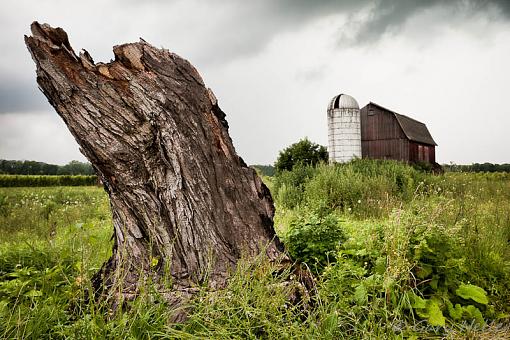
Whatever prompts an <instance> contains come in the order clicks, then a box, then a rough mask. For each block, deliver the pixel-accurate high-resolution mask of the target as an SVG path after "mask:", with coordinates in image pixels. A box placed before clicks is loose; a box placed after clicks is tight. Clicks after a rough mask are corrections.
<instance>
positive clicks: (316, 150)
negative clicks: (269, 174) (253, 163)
mask: <svg viewBox="0 0 510 340" xmlns="http://www.w3.org/2000/svg"><path fill="white" fill-rule="evenodd" d="M327 161H328V151H327V150H326V147H325V146H322V145H319V144H315V143H312V142H310V141H309V140H308V138H304V139H301V140H300V141H299V142H297V143H294V144H292V145H290V146H289V147H287V148H285V149H283V150H282V151H280V154H279V155H278V158H277V159H276V162H275V163H274V167H275V169H276V171H277V172H281V171H291V170H292V169H293V168H294V166H296V165H316V164H318V163H320V162H327Z"/></svg>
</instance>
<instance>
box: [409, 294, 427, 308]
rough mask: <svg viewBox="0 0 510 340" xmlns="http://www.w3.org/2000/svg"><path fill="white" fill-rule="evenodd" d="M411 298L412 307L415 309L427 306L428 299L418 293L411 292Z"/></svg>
mask: <svg viewBox="0 0 510 340" xmlns="http://www.w3.org/2000/svg"><path fill="white" fill-rule="evenodd" d="M409 300H410V301H411V307H413V308H414V309H423V308H426V307H427V301H426V300H424V299H423V298H422V297H420V296H418V295H416V294H415V293H414V292H410V294H409Z"/></svg>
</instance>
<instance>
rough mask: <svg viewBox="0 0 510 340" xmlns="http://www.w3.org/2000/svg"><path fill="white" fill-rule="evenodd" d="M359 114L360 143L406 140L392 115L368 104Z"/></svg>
mask: <svg viewBox="0 0 510 340" xmlns="http://www.w3.org/2000/svg"><path fill="white" fill-rule="evenodd" d="M360 114H361V140H362V141H363V140H372V141H373V140H381V139H405V138H407V137H406V135H405V134H404V131H402V128H401V127H400V124H399V123H398V121H397V119H396V118H395V115H394V114H393V113H391V112H388V111H386V110H384V109H381V108H380V107H378V106H375V105H370V104H369V105H367V106H365V107H364V108H362V109H361V112H360Z"/></svg>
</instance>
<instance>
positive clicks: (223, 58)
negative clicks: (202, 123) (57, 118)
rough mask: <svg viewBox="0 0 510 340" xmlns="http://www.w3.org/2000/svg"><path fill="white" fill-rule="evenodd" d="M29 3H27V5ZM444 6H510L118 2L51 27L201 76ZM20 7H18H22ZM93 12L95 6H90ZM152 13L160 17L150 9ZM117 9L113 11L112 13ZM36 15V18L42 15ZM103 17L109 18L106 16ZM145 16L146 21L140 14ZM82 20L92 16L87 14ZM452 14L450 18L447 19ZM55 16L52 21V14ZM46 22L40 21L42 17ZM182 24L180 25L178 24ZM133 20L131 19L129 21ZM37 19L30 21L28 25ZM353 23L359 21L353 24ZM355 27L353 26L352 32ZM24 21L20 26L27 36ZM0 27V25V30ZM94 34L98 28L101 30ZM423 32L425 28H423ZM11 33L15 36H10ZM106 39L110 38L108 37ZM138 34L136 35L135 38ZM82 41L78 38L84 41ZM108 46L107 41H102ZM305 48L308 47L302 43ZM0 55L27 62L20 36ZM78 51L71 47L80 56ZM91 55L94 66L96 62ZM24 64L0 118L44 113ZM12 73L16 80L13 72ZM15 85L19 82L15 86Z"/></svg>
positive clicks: (367, 32)
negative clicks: (169, 55) (319, 33)
mask: <svg viewBox="0 0 510 340" xmlns="http://www.w3.org/2000/svg"><path fill="white" fill-rule="evenodd" d="M25 2H26V3H28V2H27V1H25ZM59 3H60V2H54V3H51V2H49V3H48V5H47V6H48V10H49V11H51V8H52V7H55V8H54V9H56V6H59ZM2 6H5V7H6V8H5V9H6V10H2V11H1V12H2V14H0V19H1V21H2V22H4V23H5V24H4V25H10V26H13V25H19V22H20V21H19V20H18V21H14V19H13V18H12V17H11V14H12V13H13V12H15V11H19V10H20V9H19V8H14V9H10V8H7V7H8V6H6V5H5V4H2ZM437 6H442V7H445V8H448V9H449V10H451V9H454V8H457V9H460V10H461V12H470V13H480V12H482V13H483V12H486V11H488V10H490V9H493V8H496V9H499V10H500V13H501V14H502V15H503V16H504V17H505V18H509V17H510V1H508V0H483V1H475V0H452V1H448V2H444V1H440V0H346V1H336V0H318V1H308V0H279V1H276V0H261V1H251V2H246V1H243V2H241V1H233V0H218V1H215V2H211V1H203V0H196V1H183V0H176V1H162V0H153V1H143V2H141V1H130V2H125V1H117V2H113V3H107V4H104V5H102V12H101V11H100V12H94V13H98V14H97V16H94V17H92V16H90V17H88V18H87V19H88V20H89V21H87V22H86V26H84V25H85V22H83V23H82V24H81V25H80V24H79V23H77V24H75V23H74V22H73V20H72V17H66V19H65V21H64V22H51V20H50V23H51V24H53V25H62V26H65V25H64V24H65V23H66V22H67V23H68V24H72V25H76V26H77V27H78V28H80V29H81V32H80V31H78V32H76V31H74V30H71V29H70V28H67V27H64V29H67V30H68V31H69V34H70V37H71V43H72V44H73V36H76V35H79V36H80V37H82V39H83V40H86V41H88V40H87V33H89V32H86V31H87V30H89V31H90V34H89V35H90V37H88V39H89V40H90V41H88V42H89V43H91V46H83V47H85V48H87V49H88V50H89V51H92V52H93V51H94V49H95V48H101V49H102V50H103V52H102V53H101V54H102V55H105V53H106V52H108V53H111V51H110V50H107V51H105V49H106V48H108V47H106V46H111V45H113V44H115V43H122V42H125V41H122V40H120V41H115V40H113V41H103V40H102V39H100V37H101V32H102V31H103V30H104V32H105V36H114V37H116V39H132V40H136V39H137V38H138V36H140V35H141V36H144V37H145V38H146V39H148V40H149V41H151V42H153V43H155V44H161V45H164V46H165V47H168V48H170V49H173V48H174V46H175V47H177V49H178V51H177V52H178V53H181V52H182V53H183V54H184V55H185V56H186V57H188V58H190V60H191V61H192V62H193V63H196V64H197V65H198V66H199V67H200V68H201V69H204V68H205V69H206V68H212V67H221V66H222V65H226V64H228V63H229V62H232V61H234V60H237V59H239V58H247V57H252V56H255V55H257V53H260V52H261V51H263V49H264V48H265V47H266V46H267V45H268V44H269V43H270V42H271V41H272V40H273V39H274V38H275V37H276V36H278V35H279V34H282V33H286V32H294V31H296V30H299V29H301V28H303V27H305V26H306V25H307V24H309V23H311V22H313V21H314V20H318V19H320V18H323V17H325V16H331V15H345V16H346V17H347V21H348V25H346V26H347V27H345V26H342V24H339V25H340V27H339V30H340V32H345V31H346V30H347V31H349V29H352V27H355V29H354V31H352V32H348V33H350V39H349V42H350V45H351V46H352V45H359V44H361V45H366V44H370V43H373V42H375V41H377V40H378V39H379V37H381V36H382V34H384V33H387V32H390V33H391V32H393V33H396V32H397V31H398V29H399V28H400V27H401V26H402V25H403V24H405V23H406V22H407V21H408V20H410V19H411V18H412V17H413V16H414V15H416V14H418V13H420V12H421V11H423V10H426V9H429V8H433V7H437ZM22 7H23V6H22ZM24 7H25V9H26V11H25V12H26V14H24V15H25V16H27V17H29V16H30V15H34V14H35V15H37V11H35V10H34V9H33V8H31V7H30V6H26V5H24ZM78 7H79V5H75V4H74V3H73V4H68V5H67V8H68V11H69V12H70V13H77V12H82V10H80V9H79V8H78ZM92 7H93V6H92ZM155 8H158V10H155ZM114 9H115V10H114ZM360 11H368V15H367V16H365V17H363V18H362V19H354V18H355V17H356V14H358V13H360ZM41 13H42V12H41ZM108 13H115V15H114V16H111V17H110V16H109V15H108ZM144 13H148V14H145V16H144V15H143V14H144ZM87 14H92V13H85V14H84V15H85V16H86V15H87ZM453 14H454V13H452V15H453ZM53 16H54V15H53ZM45 17H47V18H50V19H51V17H52V15H43V16H42V18H43V19H44V18H45ZM184 17H185V18H184ZM133 18H136V19H137V20H133ZM34 19H35V18H34ZM356 20H358V21H356ZM353 22H354V24H355V25H351V24H352V23H353ZM29 24H30V21H29V20H28V19H27V20H26V22H23V25H24V26H25V32H26V30H27V29H28V25H29ZM0 26H1V24H0ZM99 27H100V28H99ZM8 28H9V27H7V26H5V27H3V29H2V31H3V32H9V29H8ZM424 29H426V28H424ZM13 33H14V32H13ZM108 33H110V34H109V35H108ZM137 35H138V36H137ZM83 37H84V38H83ZM104 40H106V39H104ZM338 40H339V44H340V46H345V44H344V43H345V42H346V39H345V34H344V33H340V34H339V37H338ZM303 45H304V46H305V45H306V42H303ZM0 46H1V47H2V50H4V51H8V54H7V55H6V56H5V57H0V62H1V63H2V64H6V63H9V64H10V63H12V64H13V65H15V66H14V67H16V63H15V61H16V60H17V59H21V60H24V61H26V60H27V59H28V58H29V57H28V54H27V52H26V49H25V48H24V46H23V45H22V37H21V34H16V35H14V34H7V35H5V36H3V37H2V41H1V42H0ZM80 47H81V46H75V48H76V49H79V48H80ZM92 54H93V57H95V59H98V60H101V59H102V58H97V56H95V55H94V53H92ZM27 65H29V64H28V63H27V62H25V63H23V64H22V65H20V66H22V67H20V69H19V70H14V71H13V70H9V74H8V75H6V74H3V72H4V71H3V70H1V69H0V78H1V79H2V82H1V84H0V113H5V112H23V111H29V110H39V109H41V108H43V107H47V104H46V103H45V101H44V99H42V97H41V96H40V95H39V94H36V92H37V90H36V85H35V81H34V80H33V79H34V77H33V71H31V70H29V69H28V66H27ZM16 72H17V73H16ZM19 79H24V80H23V81H20V80H19Z"/></svg>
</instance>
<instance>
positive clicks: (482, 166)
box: [443, 163, 510, 172]
mask: <svg viewBox="0 0 510 340" xmlns="http://www.w3.org/2000/svg"><path fill="white" fill-rule="evenodd" d="M443 168H444V169H445V171H455V172H461V171H462V172H510V164H507V163H505V164H493V163H473V164H471V165H459V164H445V165H443Z"/></svg>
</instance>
